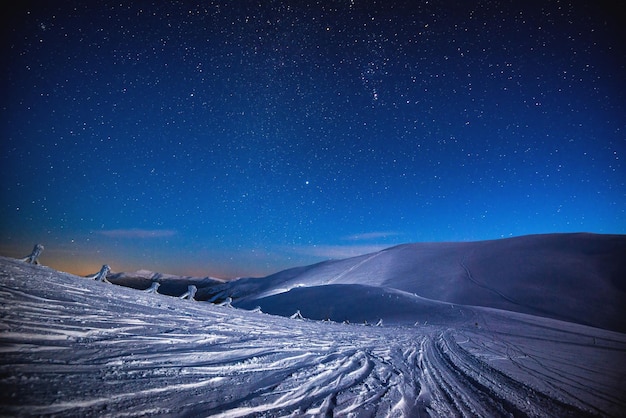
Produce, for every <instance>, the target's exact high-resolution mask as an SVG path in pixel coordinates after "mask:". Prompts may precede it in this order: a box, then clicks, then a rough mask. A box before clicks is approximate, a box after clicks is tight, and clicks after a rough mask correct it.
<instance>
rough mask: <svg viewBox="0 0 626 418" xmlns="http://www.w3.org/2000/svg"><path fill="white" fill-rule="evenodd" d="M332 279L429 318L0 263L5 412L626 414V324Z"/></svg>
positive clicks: (336, 289)
mask: <svg viewBox="0 0 626 418" xmlns="http://www.w3.org/2000/svg"><path fill="white" fill-rule="evenodd" d="M304 270H306V269H304ZM329 289H330V294H332V296H333V297H335V298H339V299H340V300H343V301H349V300H351V296H352V294H351V293H346V292H354V291H355V289H356V290H358V291H357V292H355V293H356V294H357V295H360V296H359V297H364V298H366V299H367V296H368V294H369V295H370V296H371V297H372V298H373V299H374V300H379V301H380V298H381V297H382V298H387V299H388V300H390V303H388V304H386V305H388V306H391V305H393V304H394V303H396V302H394V300H395V299H394V298H395V297H397V298H398V299H397V300H398V301H403V303H406V304H408V305H411V306H413V305H415V306H417V307H418V308H419V309H421V310H422V311H421V312H422V313H423V314H426V313H427V314H428V319H427V320H423V321H419V324H405V325H400V322H397V323H395V325H392V326H389V325H387V324H388V323H390V322H391V323H394V322H393V315H389V317H390V318H392V319H391V320H390V321H388V320H387V319H385V320H384V321H383V324H384V326H366V325H364V324H363V323H360V324H356V323H354V321H352V323H350V324H343V323H338V322H331V321H313V320H308V319H299V318H300V317H299V316H298V315H295V316H294V319H290V318H285V317H280V316H272V315H268V314H264V313H262V312H261V311H259V310H258V309H257V310H254V311H246V310H242V309H233V308H232V306H231V303H230V301H229V303H226V304H223V306H218V305H217V304H211V303H206V302H204V303H194V302H192V301H189V300H182V299H179V298H177V297H171V296H166V295H163V294H158V293H147V292H142V291H139V290H137V289H132V288H126V287H122V286H117V285H113V284H107V283H104V282H96V281H94V280H89V279H86V278H81V277H77V276H73V275H70V274H67V273H61V272H57V271H55V270H52V269H50V268H47V267H42V266H34V265H29V264H26V263H23V262H20V261H18V260H12V259H6V258H0V313H1V317H2V321H1V324H0V359H1V360H0V399H1V402H0V415H2V416H35V415H36V416H41V415H56V416H157V415H166V416H221V417H242V416H354V417H369V416H374V417H377V416H393V417H396V416H397V417H402V416H404V417H412V416H445V417H448V416H508V415H509V414H513V415H515V416H520V415H521V416H524V415H526V416H585V415H607V416H611V415H613V416H619V415H624V412H625V411H626V395H625V394H624V390H623V387H624V384H625V383H626V367H625V363H626V334H623V333H619V332H614V331H609V330H603V329H599V328H592V327H588V326H584V325H580V324H574V323H570V322H563V321H558V320H554V319H548V318H543V317H538V316H530V315H526V314H521V313H514V312H507V311H503V310H497V309H492V308H481V307H471V306H456V305H454V304H450V303H444V302H438V301H432V300H428V299H425V298H420V297H418V296H415V295H412V294H411V293H408V292H403V291H400V290H393V289H383V291H382V292H381V291H377V290H376V289H375V287H374V286H371V285H368V286H363V288H354V287H353V285H346V284H335V285H333V287H330V288H328V289H326V290H329ZM307 290H313V289H312V288H307V287H297V288H294V289H292V290H291V292H298V291H303V292H305V291H307ZM317 290H318V291H321V289H317ZM291 292H286V293H282V294H279V293H271V292H270V293H268V294H269V295H270V297H281V298H284V297H285V296H286V295H288V294H289V293H291ZM368 292H369V293H368ZM322 293H324V292H322ZM381 295H382V296H381ZM330 296H331V295H323V294H321V295H318V297H320V298H328V297H330ZM284 303H286V302H284ZM353 308H354V307H353ZM379 308H381V307H380V306H370V308H369V310H370V311H371V312H372V313H371V316H372V317H378V316H383V314H384V312H377V310H378V309H379ZM354 309H355V310H356V311H357V312H364V310H363V309H356V308H354ZM297 311H301V312H302V315H303V316H305V318H306V311H305V310H304V309H303V310H300V309H298V310H296V309H294V311H293V312H291V313H290V314H294V313H296V312H297ZM344 314H346V315H349V309H346V310H345V312H344Z"/></svg>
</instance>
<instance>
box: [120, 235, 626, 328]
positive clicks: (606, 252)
mask: <svg viewBox="0 0 626 418" xmlns="http://www.w3.org/2000/svg"><path fill="white" fill-rule="evenodd" d="M109 280H110V281H111V282H113V283H117V284H121V285H125V286H130V287H134V288H138V289H146V288H149V287H150V286H151V284H152V283H153V282H158V283H160V287H159V293H164V294H170V295H173V296H178V295H180V294H182V293H184V292H185V291H186V290H187V287H188V286H189V285H191V284H193V285H194V286H196V287H197V288H198V291H197V293H196V296H195V298H196V299H197V300H207V301H210V302H223V301H225V300H227V299H228V298H232V305H233V306H235V307H240V308H243V309H254V308H256V307H260V309H261V310H262V311H263V312H267V313H272V314H277V315H283V316H289V315H291V314H293V313H294V312H296V311H300V313H301V314H302V316H304V317H305V318H310V319H330V320H333V321H350V322H366V321H367V322H376V321H378V320H381V319H382V320H383V321H385V322H388V323H389V322H391V323H416V322H428V321H429V320H430V321H441V320H442V318H448V317H454V316H464V315H469V314H470V313H469V312H470V310H464V309H463V307H464V306H477V307H483V308H490V309H501V310H507V311H513V312H519V313H526V314H532V315H538V316H543V317H547V318H554V319H559V320H564V321H569V322H574V323H579V324H583V325H590V326H594V327H598V328H604V329H608V330H614V331H619V332H626V235H602V234H586V233H580V234H546V235H528V236H522V237H516V238H508V239H500V240H491V241H477V242H450V243H416V244H405V245H399V246H396V247H392V248H388V249H385V250H383V251H380V252H375V253H371V254H367V255H362V256H358V257H352V258H348V259H344V260H331V261H325V262H322V263H318V264H314V265H310V266H305V267H297V268H292V269H289V270H285V271H281V272H278V273H276V274H272V275H270V276H267V277H263V278H241V279H237V280H232V281H227V282H225V281H221V280H219V279H215V278H211V277H205V278H193V277H178V276H172V275H161V274H158V273H152V272H148V271H140V272H136V273H116V274H110V275H109ZM373 307H375V308H376V309H372V308H373ZM471 312H475V310H471ZM466 319H467V318H466Z"/></svg>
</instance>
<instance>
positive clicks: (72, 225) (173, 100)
mask: <svg viewBox="0 0 626 418" xmlns="http://www.w3.org/2000/svg"><path fill="white" fill-rule="evenodd" d="M610 4H611V2H602V1H599V2H588V1H566V0H565V1H550V2H547V1H546V2H538V1H512V0H509V1H504V0H503V1H442V0H440V1H395V0H385V1H375V0H369V1H365V0H333V1H331V0H328V1H327V0H319V1H286V0H275V1H271V0H270V1H248V0H242V1H226V0H217V1H195V2H192V1H167V2H166V1H155V2H144V1H124V0H121V1H120V0H118V1H115V2H109V1H101V0H95V1H59V2H48V1H40V2H33V1H25V2H20V6H16V8H14V9H13V10H12V11H11V12H7V13H5V14H4V17H3V20H4V22H3V29H2V30H3V39H2V73H1V77H2V103H1V108H0V112H1V113H0V115H1V116H0V120H1V129H2V131H1V135H2V137H1V140H0V141H1V142H0V144H1V145H0V173H1V180H0V254H1V255H6V256H12V257H18V256H20V257H23V256H26V255H28V254H29V253H30V251H31V250H32V247H33V245H34V244H35V243H41V244H44V246H45V247H46V249H45V251H44V253H43V255H42V257H41V261H42V263H43V264H46V265H49V266H52V267H55V268H58V269H62V270H64V271H69V272H72V273H76V274H89V273H95V272H97V271H98V270H99V268H100V266H101V265H102V264H104V263H107V264H110V265H111V268H112V270H113V271H135V270H138V269H141V268H145V269H150V270H153V271H160V272H163V273H172V274H188V275H199V276H206V275H211V276H215V277H224V278H229V277H237V276H260V275H267V274H270V273H273V272H276V271H279V270H282V269H285V268H288V267H293V266H300V265H305V264H311V263H314V262H318V261H322V260H325V259H329V258H344V257H348V256H353V255H357V254H362V253H367V252H371V251H376V250H380V249H382V248H385V247H389V246H392V245H395V244H400V243H405V242H431V241H474V240H484V239H497V238H501V237H510V236H518V235H524V234H534V233H549V232H578V231H585V232H596V233H617V234H624V233H626V213H625V212H626V184H625V182H626V167H625V165H624V157H625V152H626V116H625V115H626V77H625V75H626V69H625V66H626V58H625V57H626V48H625V44H624V40H625V39H626V34H625V33H624V29H621V27H622V26H623V25H622V21H623V20H622V17H623V16H620V15H619V14H618V13H617V11H616V10H614V9H612V8H611V7H610Z"/></svg>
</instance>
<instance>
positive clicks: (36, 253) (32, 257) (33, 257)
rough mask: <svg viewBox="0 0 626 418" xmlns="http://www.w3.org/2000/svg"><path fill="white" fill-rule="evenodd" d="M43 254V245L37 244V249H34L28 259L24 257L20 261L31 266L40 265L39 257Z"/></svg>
mask: <svg viewBox="0 0 626 418" xmlns="http://www.w3.org/2000/svg"><path fill="white" fill-rule="evenodd" d="M42 252H43V245H41V244H35V248H33V252H32V253H30V255H29V256H28V257H24V258H21V259H20V260H22V261H25V262H27V263H30V264H37V265H39V260H38V258H39V256H40V255H41V253H42Z"/></svg>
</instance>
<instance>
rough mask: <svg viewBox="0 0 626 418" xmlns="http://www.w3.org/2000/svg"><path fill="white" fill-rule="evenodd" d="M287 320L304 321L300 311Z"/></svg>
mask: <svg viewBox="0 0 626 418" xmlns="http://www.w3.org/2000/svg"><path fill="white" fill-rule="evenodd" d="M289 318H291V319H304V317H303V316H302V314H301V313H300V309H298V310H297V311H296V313H295V314H293V315H291V316H290V317H289Z"/></svg>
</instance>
